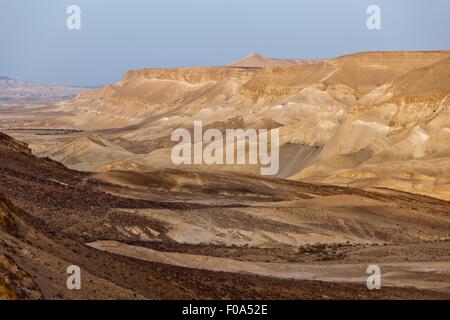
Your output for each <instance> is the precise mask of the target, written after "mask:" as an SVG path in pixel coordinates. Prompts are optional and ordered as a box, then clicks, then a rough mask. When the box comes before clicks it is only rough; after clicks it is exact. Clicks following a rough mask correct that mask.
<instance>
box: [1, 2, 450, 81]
mask: <svg viewBox="0 0 450 320" xmlns="http://www.w3.org/2000/svg"><path fill="white" fill-rule="evenodd" d="M71 4H76V5H79V6H80V7H81V10H82V16H81V23H82V29H81V30H76V31H71V30H68V29H67V28H66V19H67V18H68V16H69V15H68V14H66V8H67V7H68V6H69V5H71ZM370 4H377V5H379V6H380V7H381V10H382V11H381V12H382V30H380V31H370V30H368V29H367V28H366V19H367V17H368V15H367V14H366V9H367V7H368V6H369V5H370ZM449 17H450V1H449V0H308V1H306V0H69V1H66V0H0V75H7V76H10V77H13V78H19V79H26V80H32V81H38V82H43V83H64V84H76V85H97V84H103V83H107V82H115V81H117V80H118V79H120V77H121V76H122V74H123V73H124V72H126V71H127V70H130V69H140V68H144V67H175V66H192V65H224V64H227V63H229V62H231V61H233V60H236V59H239V58H241V57H243V56H245V55H247V54H248V53H250V52H255V51H256V52H260V53H262V54H263V55H266V56H269V57H284V58H307V59H312V58H327V57H333V56H337V55H341V54H345V53H351V52H355V51H366V50H437V49H450V19H449Z"/></svg>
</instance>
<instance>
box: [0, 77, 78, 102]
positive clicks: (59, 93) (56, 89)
mask: <svg viewBox="0 0 450 320" xmlns="http://www.w3.org/2000/svg"><path fill="white" fill-rule="evenodd" d="M85 90H86V89H85V88H81V87H71V86H52V85H45V84H39V83H34V82H29V81H24V80H15V79H11V78H9V77H7V76H0V101H41V100H62V99H71V98H73V97H75V96H76V95H77V94H79V93H80V92H81V91H85Z"/></svg>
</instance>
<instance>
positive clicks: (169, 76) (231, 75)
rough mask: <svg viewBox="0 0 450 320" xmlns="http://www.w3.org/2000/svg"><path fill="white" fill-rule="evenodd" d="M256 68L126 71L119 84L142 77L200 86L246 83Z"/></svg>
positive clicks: (189, 68)
mask: <svg viewBox="0 0 450 320" xmlns="http://www.w3.org/2000/svg"><path fill="white" fill-rule="evenodd" d="M257 69H258V68H241V67H188V68H168V69H165V68H149V69H143V70H133V71H128V72H127V73H126V74H125V76H124V77H123V79H122V80H121V81H120V82H119V84H122V85H125V84H126V83H128V82H132V81H135V80H137V79H139V78H142V77H144V78H145V79H155V80H172V81H181V82H186V83H188V84H202V83H207V82H211V81H221V80H225V79H237V80H240V81H248V80H250V79H251V77H252V76H253V75H254V74H255V73H256V72H257Z"/></svg>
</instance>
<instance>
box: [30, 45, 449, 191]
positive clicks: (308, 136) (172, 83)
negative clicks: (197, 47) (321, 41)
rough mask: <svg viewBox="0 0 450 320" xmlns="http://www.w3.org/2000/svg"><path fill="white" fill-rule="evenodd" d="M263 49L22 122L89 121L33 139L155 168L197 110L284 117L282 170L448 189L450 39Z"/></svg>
mask: <svg viewBox="0 0 450 320" xmlns="http://www.w3.org/2000/svg"><path fill="white" fill-rule="evenodd" d="M266 60H267V59H266V58H264V57H262V56H260V55H258V54H252V55H250V56H248V57H246V58H244V59H243V60H241V63H237V64H232V65H231V66H224V67H187V68H169V69H162V68H154V69H142V70H132V71H129V72H127V73H126V74H125V75H124V76H123V78H122V79H121V80H120V81H119V82H117V83H115V84H110V85H107V86H105V87H103V88H101V89H98V90H92V91H89V92H86V93H81V94H79V95H78V96H77V98H76V99H74V100H72V101H70V102H63V103H59V104H58V105H57V107H56V109H55V110H57V111H58V112H59V113H61V114H64V113H66V114H67V116H62V117H57V118H56V117H54V118H52V119H47V120H45V121H42V120H41V121H30V122H26V123H25V124H24V127H25V128H26V127H33V128H36V127H46V128H67V129H76V130H80V131H84V133H81V134H79V135H76V136H74V137H70V136H65V137H64V136H62V137H60V138H59V139H57V141H55V143H54V142H49V141H45V142H42V143H40V142H39V141H38V140H36V139H31V140H27V141H30V142H31V147H32V149H33V151H34V152H35V153H36V154H38V155H40V156H50V157H54V158H55V159H57V160H59V161H62V162H63V163H65V164H66V165H68V166H70V167H72V168H74V169H78V170H87V171H97V172H101V171H104V170H113V169H119V170H122V169H125V170H128V169H133V168H139V170H146V169H145V168H147V169H148V170H150V169H155V168H174V167H175V166H174V164H173V163H172V162H171V160H170V151H171V148H172V146H173V145H174V143H173V142H171V141H170V135H171V133H172V132H173V130H175V129H176V128H187V129H190V128H192V126H193V122H194V121H200V120H201V121H202V122H203V124H204V126H205V127H211V128H219V129H220V130H224V129H226V128H266V129H269V130H270V129H273V128H278V129H279V130H280V139H281V141H280V143H281V151H280V171H279V174H278V176H277V177H278V178H284V179H294V180H302V181H309V182H314V183H325V184H335V185H342V186H355V187H360V188H368V189H371V188H392V189H397V190H403V191H408V192H414V193H419V194H423V195H428V196H434V197H438V198H442V199H450V175H449V174H448V172H450V170H449V169H450V168H449V162H448V154H450V149H449V148H448V142H449V140H448V139H450V136H449V135H448V133H449V132H450V126H449V123H450V121H449V119H450V118H449V117H450V111H449V99H450V98H449V95H450V72H449V70H450V68H449V61H450V51H413V52H406V51H398V52H361V53H355V54H349V55H344V56H340V57H336V58H332V59H325V60H312V61H300V60H295V61H290V62H289V63H284V62H283V63H277V65H273V64H272V62H274V61H275V60H277V59H275V60H272V59H269V60H270V61H271V63H269V64H266V65H264V66H261V65H257V64H253V62H255V61H256V62H258V61H259V62H260V61H263V62H264V61H266ZM277 61H278V60H277ZM259 62H258V63H259ZM80 135H81V136H85V135H91V136H92V135H94V136H97V137H101V139H105V140H106V141H107V142H105V141H103V142H102V143H99V141H100V140H99V138H96V139H87V140H86V139H80V137H79V136H80ZM22 137H23V136H22ZM24 138H25V139H27V138H26V137H24ZM88 150H90V151H88ZM100 150H102V151H100ZM182 169H187V170H207V171H212V172H215V171H223V170H225V171H229V170H231V171H238V172H245V173H253V174H255V173H257V172H258V168H256V167H255V166H253V167H252V166H234V167H230V166H206V165H205V166H188V167H186V168H182Z"/></svg>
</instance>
